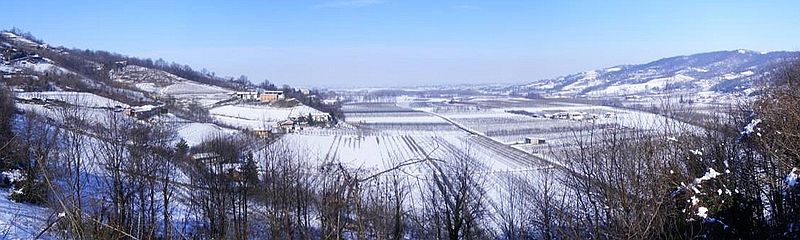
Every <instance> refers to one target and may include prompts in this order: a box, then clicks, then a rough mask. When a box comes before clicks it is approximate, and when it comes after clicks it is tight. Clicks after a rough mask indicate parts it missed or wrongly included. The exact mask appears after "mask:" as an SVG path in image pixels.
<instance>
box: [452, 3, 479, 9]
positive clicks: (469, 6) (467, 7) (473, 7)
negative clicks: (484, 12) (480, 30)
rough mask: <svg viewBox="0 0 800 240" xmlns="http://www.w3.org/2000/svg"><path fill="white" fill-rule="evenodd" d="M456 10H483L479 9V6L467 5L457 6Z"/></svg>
mask: <svg viewBox="0 0 800 240" xmlns="http://www.w3.org/2000/svg"><path fill="white" fill-rule="evenodd" d="M455 8H456V9H462V10H478V9H481V7H478V6H475V5H467V4H462V5H457V6H455Z"/></svg>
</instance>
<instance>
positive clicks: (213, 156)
mask: <svg viewBox="0 0 800 240" xmlns="http://www.w3.org/2000/svg"><path fill="white" fill-rule="evenodd" d="M190 159H191V160H193V161H196V162H201V163H203V164H205V165H210V164H215V163H220V162H222V156H220V155H219V154H217V153H213V152H203V153H195V154H192V155H191V156H190Z"/></svg>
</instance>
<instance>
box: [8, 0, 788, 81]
mask: <svg viewBox="0 0 800 240" xmlns="http://www.w3.org/2000/svg"><path fill="white" fill-rule="evenodd" d="M2 6H3V9H4V11H3V13H4V16H3V17H2V19H3V20H2V21H0V28H5V29H10V28H11V27H18V28H21V29H22V30H25V31H29V32H31V33H33V34H34V35H36V36H38V37H39V38H41V39H43V40H45V41H46V42H48V43H51V44H54V45H63V46H66V47H75V48H86V49H97V50H108V51H113V52H118V53H122V54H125V55H130V56H137V57H149V58H154V59H155V58H164V59H165V60H168V61H176V62H179V63H183V64H189V65H190V66H192V67H194V68H196V69H201V68H207V69H209V70H211V71H215V72H217V73H218V75H228V76H239V75H241V74H244V75H247V76H248V77H249V78H250V79H251V81H254V82H258V81H261V80H263V79H269V80H270V81H272V82H276V83H279V84H284V83H285V84H291V85H297V86H309V87H314V86H319V87H359V86H372V87H381V86H408V85H427V84H457V83H468V84H469V83H520V82H527V81H531V80H536V79H542V78H551V77H556V76H559V75H566V74H571V73H574V72H579V71H585V70H590V69H595V68H602V67H610V66H613V65H618V64H634V63H644V62H647V61H651V60H656V59H658V58H662V57H669V56H675V55H685V54H692V53H699V52H707V51H715V50H733V49H740V48H744V49H751V50H756V51H776V50H800V28H798V27H797V26H800V14H797V12H798V11H800V1H681V0H677V1H590V0H585V1H581V0H576V1H537V0H527V1H447V0H445V1H411V0H407V1H404V0H320V1H301V0H297V1H290V0H286V1H280V0H274V1H202V0H196V1H189V0H174V1H35V0H27V1H6V2H4V3H2Z"/></svg>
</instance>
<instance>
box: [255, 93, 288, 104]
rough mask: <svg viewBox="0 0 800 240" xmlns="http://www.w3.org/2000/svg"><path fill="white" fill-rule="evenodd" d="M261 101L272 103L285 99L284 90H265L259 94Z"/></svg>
mask: <svg viewBox="0 0 800 240" xmlns="http://www.w3.org/2000/svg"><path fill="white" fill-rule="evenodd" d="M259 99H260V100H261V103H271V102H274V101H278V100H283V99H284V96H283V92H282V91H264V92H262V93H261V95H260V96H259Z"/></svg>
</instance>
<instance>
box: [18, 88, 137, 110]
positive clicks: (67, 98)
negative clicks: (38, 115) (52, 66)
mask: <svg viewBox="0 0 800 240" xmlns="http://www.w3.org/2000/svg"><path fill="white" fill-rule="evenodd" d="M16 97H18V98H21V99H27V100H31V99H33V98H38V99H41V100H46V99H55V100H59V101H64V102H66V103H68V104H71V105H75V106H82V107H93V108H104V107H108V108H113V107H115V106H120V107H127V106H128V105H127V104H124V103H121V102H119V101H116V100H113V99H109V98H106V97H102V96H98V95H95V94H92V93H87V92H19V93H16Z"/></svg>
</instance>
